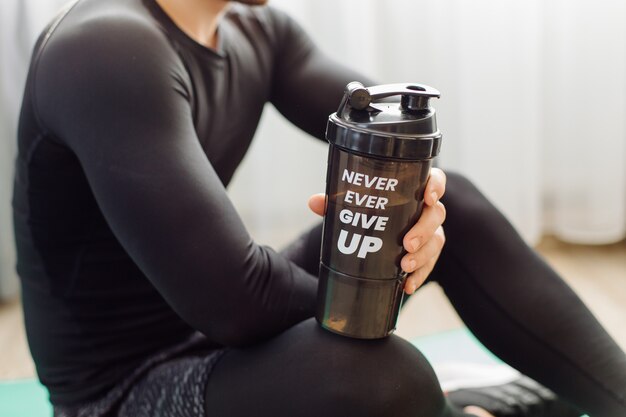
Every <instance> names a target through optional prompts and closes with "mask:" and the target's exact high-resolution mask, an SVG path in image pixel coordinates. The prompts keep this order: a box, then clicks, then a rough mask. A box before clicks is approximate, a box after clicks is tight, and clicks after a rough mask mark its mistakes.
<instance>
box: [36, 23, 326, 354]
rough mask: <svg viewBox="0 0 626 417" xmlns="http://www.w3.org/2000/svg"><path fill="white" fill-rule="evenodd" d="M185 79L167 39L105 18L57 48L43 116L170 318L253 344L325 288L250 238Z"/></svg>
mask: <svg viewBox="0 0 626 417" xmlns="http://www.w3.org/2000/svg"><path fill="white" fill-rule="evenodd" d="M128 27H132V28H133V30H132V31H128V30H127V28H128ZM126 32H128V33H126ZM184 77H185V71H184V68H182V64H181V63H180V62H179V61H178V60H177V59H176V55H175V54H174V53H173V52H172V51H171V50H170V49H169V45H168V44H167V42H166V41H165V40H164V39H163V37H162V36H160V33H158V32H156V31H155V30H153V29H152V28H150V27H146V28H142V27H140V26H139V25H138V24H135V23H133V22H120V21H118V20H114V19H111V20H110V21H106V19H103V21H98V22H90V23H89V25H88V27H87V28H86V29H85V30H84V31H83V33H69V34H67V33H64V34H61V35H60V36H57V37H56V38H52V39H51V41H50V44H49V45H48V47H47V49H46V50H45V51H44V52H43V54H42V56H41V60H40V62H39V68H38V72H37V74H36V80H35V91H36V95H37V97H36V98H37V99H36V102H37V105H36V106H37V109H38V111H39V116H40V119H41V120H42V122H43V124H44V125H45V126H46V128H48V129H49V130H50V131H51V132H53V134H54V136H55V137H57V138H59V141H61V142H62V143H63V144H64V145H66V146H68V147H69V148H71V150H72V151H73V152H74V153H75V154H76V156H77V157H78V159H79V161H80V163H81V165H82V167H83V169H84V171H85V174H86V176H87V179H88V181H89V185H90V187H91V189H92V191H93V193H94V196H95V198H96V200H97V202H98V205H99V207H100V209H101V210H102V212H103V214H104V216H105V218H106V220H107V222H108V224H109V225H110V227H111V229H112V230H113V232H114V234H115V236H116V237H117V239H119V241H120V242H121V244H122V245H123V247H124V248H125V250H126V251H127V252H128V253H129V254H130V256H131V257H132V259H133V260H134V262H135V263H136V264H137V265H138V266H139V267H140V268H141V270H142V271H143V272H144V274H145V275H146V276H147V278H148V279H149V280H150V281H151V282H152V284H153V285H154V286H155V287H156V288H157V290H158V291H159V292H160V293H161V294H162V296H163V297H164V299H165V300H166V301H167V302H168V303H169V304H170V305H171V307H172V308H173V309H174V310H175V311H176V312H177V313H178V314H179V315H180V316H181V317H182V318H183V319H184V320H186V321H187V322H188V323H189V324H191V325H192V326H193V327H195V328H196V329H198V330H200V331H202V332H203V333H204V334H206V335H207V336H208V337H209V338H210V339H212V340H214V341H216V342H219V343H222V344H224V345H241V344H247V343H251V342H254V341H257V340H259V339H262V338H265V337H269V336H271V335H273V334H276V333H278V332H280V331H282V330H284V329H286V328H288V327H290V326H291V325H293V324H295V323H297V322H298V321H301V320H303V319H305V318H307V317H310V316H312V315H313V313H314V305H315V296H316V291H317V280H316V279H315V277H313V276H311V275H309V274H307V273H306V272H305V271H304V270H302V269H300V268H298V267H297V266H295V265H294V264H292V263H290V262H289V261H287V260H286V259H284V258H283V257H281V256H280V255H278V254H276V253H275V252H273V251H272V250H271V249H269V248H265V247H262V246H259V245H257V244H256V243H255V242H253V241H252V239H251V238H250V236H249V235H248V233H247V232H246V230H245V228H244V225H243V224H242V222H241V220H240V218H239V217H238V215H237V213H236V211H235V208H234V207H233V206H232V204H231V202H230V200H229V198H228V196H227V194H226V192H225V190H224V187H223V185H222V183H221V181H220V180H219V178H218V176H217V174H216V173H215V171H214V170H213V168H212V166H211V164H210V162H209V160H208V159H207V157H206V156H205V154H204V152H203V150H202V148H201V146H200V144H199V142H198V138H197V137H196V134H195V130H194V126H193V122H192V115H191V110H190V105H189V102H188V97H187V93H186V91H185V90H186V87H185V83H184V82H182V81H181V80H183V79H184ZM119 290H120V291H124V289H123V288H120V289H119Z"/></svg>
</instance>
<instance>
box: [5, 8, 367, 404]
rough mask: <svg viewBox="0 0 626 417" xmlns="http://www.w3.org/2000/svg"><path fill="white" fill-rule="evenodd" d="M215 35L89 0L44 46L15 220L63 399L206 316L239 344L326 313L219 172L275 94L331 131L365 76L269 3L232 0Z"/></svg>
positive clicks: (52, 384)
mask: <svg viewBox="0 0 626 417" xmlns="http://www.w3.org/2000/svg"><path fill="white" fill-rule="evenodd" d="M218 35H219V47H218V48H217V49H216V50H212V49H208V48H205V47H203V46H202V45H200V44H198V43H196V42H194V41H193V40H192V39H191V38H189V37H188V36H187V35H186V34H185V33H184V32H182V31H181V30H180V29H179V28H178V27H177V26H176V25H175V24H174V23H173V21H172V20H170V18H169V17H168V16H167V15H166V14H165V13H164V12H163V11H162V10H161V9H160V8H159V6H158V5H157V4H156V3H155V2H154V0H108V1H101V0H81V1H79V2H78V3H77V4H75V5H74V6H73V7H71V8H69V9H68V10H65V11H64V12H62V13H61V14H60V15H59V16H58V17H57V19H55V20H54V21H53V22H52V23H51V24H50V25H49V27H48V28H47V29H46V31H45V32H44V33H43V34H42V36H41V37H40V39H39V41H38V42H37V45H36V46H35V51H34V54H33V59H32V62H31V66H30V71H29V76H28V81H27V85H26V89H25V95H24V101H23V105H22V113H21V118H20V125H19V155H18V158H17V167H16V178H15V189H14V203H13V204H14V222H15V235H16V240H17V248H18V265H17V268H18V273H19V275H20V277H21V279H22V284H23V302H24V310H25V322H26V330H27V335H28V340H29V344H30V348H31V352H32V355H33V358H34V360H35V364H36V366H37V372H38V375H39V377H40V379H41V381H42V382H43V383H44V384H45V385H46V386H47V387H48V388H49V391H50V395H51V401H52V402H53V403H55V404H72V403H77V402H82V401H85V400H89V399H92V398H94V397H96V396H98V395H101V394H102V393H103V392H104V391H106V389H107V388H109V387H111V386H112V385H113V384H114V383H115V382H116V381H118V380H119V379H120V378H122V377H123V376H124V375H126V374H128V373H129V372H130V370H132V369H133V367H135V366H136V365H137V364H138V363H139V362H141V361H142V360H143V359H144V358H146V357H147V356H148V355H150V354H151V353H153V352H155V351H158V350H160V349H163V348H164V347H166V346H168V345H171V344H173V343H176V342H179V341H181V340H182V339H184V338H185V337H186V336H187V335H189V334H190V333H191V332H193V331H194V330H199V331H201V332H202V333H204V334H205V335H206V336H207V338H208V340H210V341H211V342H212V343H214V344H215V345H216V346H217V345H224V346H230V345H245V344H249V343H254V342H255V341H258V340H261V339H263V338H266V337H269V336H271V335H273V334H276V333H278V332H281V331H282V330H284V329H286V328H288V327H290V326H291V325H293V324H294V323H296V322H298V321H301V320H303V319H305V318H307V317H310V316H312V315H313V313H314V301H315V295H316V291H317V280H316V277H314V276H312V275H310V274H308V273H307V272H306V271H304V270H303V269H301V268H300V267H298V266H297V265H295V264H294V263H291V262H290V261H288V260H287V259H285V258H283V257H281V256H280V255H279V254H277V253H276V252H274V251H272V250H271V249H270V248H267V247H263V246H260V245H258V244H256V243H255V242H254V241H253V240H252V239H251V238H250V236H249V235H248V233H247V232H246V229H245V228H244V226H243V224H242V222H241V220H240V218H239V216H238V215H237V213H236V211H235V209H234V207H233V206H232V204H231V202H230V200H229V198H228V196H227V194H226V191H225V186H226V185H227V184H228V182H229V181H230V179H231V177H232V175H233V172H234V171H235V169H236V168H237V166H238V165H239V163H240V162H241V160H242V158H243V156H244V154H245V153H246V150H247V149H248V146H249V144H250V141H251V139H252V137H253V135H254V132H255V129H256V127H257V123H258V121H259V118H260V116H261V113H262V110H263V107H264V104H265V103H266V102H268V101H269V102H271V103H273V104H274V105H275V106H276V107H277V108H278V110H279V111H280V112H281V113H282V114H283V115H285V116H286V117H287V118H288V119H290V120H291V121H292V122H294V123H295V124H296V125H298V126H299V127H301V128H303V129H304V130H306V131H308V132H309V133H311V134H313V135H315V136H317V137H320V138H322V137H323V132H324V128H325V124H326V118H327V116H328V114H329V113H331V112H332V111H333V110H334V109H335V107H336V106H337V103H338V102H339V99H340V96H341V93H342V90H343V87H344V86H345V84H346V83H347V82H348V81H351V80H353V79H358V78H359V76H358V75H356V74H354V73H352V72H350V71H348V70H346V69H344V68H343V67H341V66H338V65H337V64H335V63H333V62H331V61H330V60H328V59H327V58H326V57H325V56H323V55H322V54H321V53H320V52H319V51H318V50H317V49H316V48H315V47H314V45H313V44H312V42H311V40H310V39H309V38H308V37H307V35H306V34H305V33H304V32H303V31H302V29H301V28H300V27H299V26H298V25H297V24H295V23H294V21H293V20H291V19H290V18H289V17H288V16H286V15H285V14H284V13H282V12H279V11H278V10H276V9H273V8H271V7H248V6H243V5H240V4H237V5H235V4H233V5H232V7H231V8H230V9H229V11H228V12H227V14H226V15H225V17H224V19H223V20H222V21H221V23H220V25H219V29H218ZM285 157H288V156H286V155H285Z"/></svg>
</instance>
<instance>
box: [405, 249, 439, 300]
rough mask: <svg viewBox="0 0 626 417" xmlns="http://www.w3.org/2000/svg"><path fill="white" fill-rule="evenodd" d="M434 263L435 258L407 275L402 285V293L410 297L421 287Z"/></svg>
mask: <svg viewBox="0 0 626 417" xmlns="http://www.w3.org/2000/svg"><path fill="white" fill-rule="evenodd" d="M436 262H437V257H434V258H431V259H430V260H429V261H428V262H427V263H426V265H424V266H422V267H421V268H420V269H418V270H417V271H415V272H413V273H412V274H411V275H409V277H408V278H407V279H406V282H405V284H404V292H405V293H407V294H409V295H411V294H413V293H414V292H415V291H416V290H417V289H418V288H419V287H421V286H422V284H423V283H424V281H426V278H428V275H430V273H431V272H432V270H433V268H434V267H435V263H436Z"/></svg>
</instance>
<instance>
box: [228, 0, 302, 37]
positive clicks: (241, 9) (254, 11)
mask: <svg viewBox="0 0 626 417" xmlns="http://www.w3.org/2000/svg"><path fill="white" fill-rule="evenodd" d="M227 19H229V20H231V21H232V22H234V23H235V24H236V25H237V26H239V27H240V28H241V29H242V30H244V31H247V32H251V33H250V34H249V35H250V36H253V37H254V36H258V35H259V33H262V34H263V35H266V36H267V37H268V38H269V40H270V42H273V43H276V42H277V43H283V42H284V38H286V37H290V36H299V35H300V34H301V33H303V30H302V28H301V27H300V25H299V24H298V23H297V22H296V21H295V20H294V19H293V18H292V17H291V16H289V14H288V13H287V12H285V11H284V10H281V9H279V8H276V7H274V6H271V5H264V6H250V5H245V4H241V3H235V2H233V3H232V4H231V7H230V9H229V11H228V14H227Z"/></svg>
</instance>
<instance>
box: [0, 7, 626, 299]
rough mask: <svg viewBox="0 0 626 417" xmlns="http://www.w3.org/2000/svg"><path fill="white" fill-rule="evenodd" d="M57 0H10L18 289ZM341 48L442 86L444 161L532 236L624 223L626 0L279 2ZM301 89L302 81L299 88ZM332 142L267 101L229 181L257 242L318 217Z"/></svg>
mask: <svg viewBox="0 0 626 417" xmlns="http://www.w3.org/2000/svg"><path fill="white" fill-rule="evenodd" d="M63 3H64V1H59V0H2V1H1V2H0V58H1V62H2V65H1V66H0V123H1V124H0V296H1V295H2V294H3V293H5V294H6V293H10V292H14V289H15V288H16V285H15V280H14V279H13V278H12V277H13V275H14V273H13V270H14V249H13V237H12V236H11V215H10V195H11V177H12V161H13V155H14V152H15V139H14V138H15V126H16V120H17V112H18V109H19V101H20V98H21V94H22V88H23V82H24V77H25V70H26V65H27V62H28V58H29V54H30V49H31V45H32V43H33V42H34V39H35V37H36V35H37V33H38V32H39V31H40V30H41V28H42V27H43V25H44V24H45V22H46V21H47V20H49V19H50V17H51V16H52V15H53V13H54V11H55V10H56V9H57V8H58V7H59V6H60V5H61V4H63ZM272 3H273V4H274V5H275V6H276V7H280V8H283V9H285V10H287V11H288V12H290V13H291V14H292V15H293V16H294V17H295V18H296V19H297V20H298V21H300V22H301V23H302V25H303V26H304V27H305V28H306V29H308V31H309V32H310V34H311V36H312V37H313V38H314V39H315V41H316V42H317V43H318V45H319V46H320V47H321V48H322V49H324V50H325V51H326V52H327V53H328V54H330V55H331V56H333V57H335V58H336V59H337V60H339V61H342V62H344V63H345V64H348V65H351V66H353V67H355V68H358V69H359V70H360V71H362V72H364V73H366V74H368V75H370V76H372V77H375V78H376V79H378V80H380V81H381V82H402V81H409V82H420V83H424V84H429V85H432V86H434V87H436V88H438V89H439V90H440V91H441V92H442V94H443V96H442V98H441V100H440V101H438V102H436V103H435V106H436V108H437V110H438V112H439V113H438V114H439V116H438V117H439V124H440V128H441V130H442V131H443V132H444V146H443V149H442V154H441V157H440V163H441V165H442V166H443V167H444V168H446V169H449V170H456V171H460V172H462V173H464V174H465V175H467V176H468V177H470V178H471V179H472V180H474V182H475V183H476V184H477V185H478V186H479V187H480V188H481V189H482V190H483V192H484V193H485V194H487V195H488V196H489V197H490V198H491V199H492V201H494V203H495V204H496V205H497V206H498V207H499V208H500V209H501V210H502V211H503V212H504V213H505V214H506V215H507V217H508V218H509V219H510V220H511V221H512V223H513V224H514V225H515V226H516V227H517V229H518V230H519V231H520V233H521V234H522V236H524V238H525V239H526V240H527V241H528V242H530V243H534V242H536V241H537V240H538V239H539V237H540V236H541V235H542V234H543V233H545V232H550V233H554V234H556V235H557V236H558V237H560V238H562V239H564V240H567V241H571V242H580V243H608V242H613V241H616V240H620V239H622V238H624V236H625V235H626V221H625V217H626V168H625V166H626V164H625V162H626V132H625V128H626V127H625V123H624V115H625V114H626V83H625V81H624V80H625V77H626V57H625V55H626V25H624V23H623V22H624V21H626V3H624V2H623V1H622V0H605V1H602V2H593V3H592V2H584V1H582V0H548V1H540V0H527V1H524V2H517V1H513V0H472V1H464V0H386V1H384V2H383V1H380V0H359V1H356V0H334V1H332V2H331V1H329V0H321V1H316V0H272ZM294 94H297V92H294ZM325 165H326V148H325V146H324V145H323V144H322V143H318V142H316V141H314V140H312V139H309V138H306V135H304V134H302V133H301V132H299V131H297V129H295V128H293V127H292V126H290V125H289V124H288V123H286V122H285V121H283V120H282V119H281V118H280V116H278V115H277V114H276V112H275V111H274V110H273V109H272V108H271V107H270V106H268V111H267V112H266V115H265V116H264V118H263V121H262V126H261V128H260V130H259V134H258V137H257V139H256V140H255V143H254V144H253V146H252V150H251V153H250V154H249V155H248V157H247V158H246V160H245V162H244V164H243V166H242V167H241V169H240V170H239V171H238V172H237V175H236V177H235V180H234V182H233V184H232V186H231V187H230V188H231V190H230V192H231V195H232V198H233V200H234V201H235V203H236V205H237V207H238V209H239V211H240V213H241V214H242V217H243V218H244V221H245V222H246V224H247V225H248V227H249V229H250V231H251V232H252V234H253V236H255V237H256V238H257V239H258V240H259V241H260V242H264V243H270V244H273V245H275V246H281V245H283V244H285V243H286V242H287V241H288V240H290V239H291V238H293V237H295V236H297V235H298V234H299V233H300V232H301V231H302V230H303V229H304V228H306V227H307V226H309V225H311V224H313V223H315V222H316V221H318V219H317V218H316V217H315V216H314V215H312V214H311V213H309V211H308V209H307V207H306V199H307V197H308V196H309V195H310V194H312V193H314V192H320V191H323V190H324V176H325Z"/></svg>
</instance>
